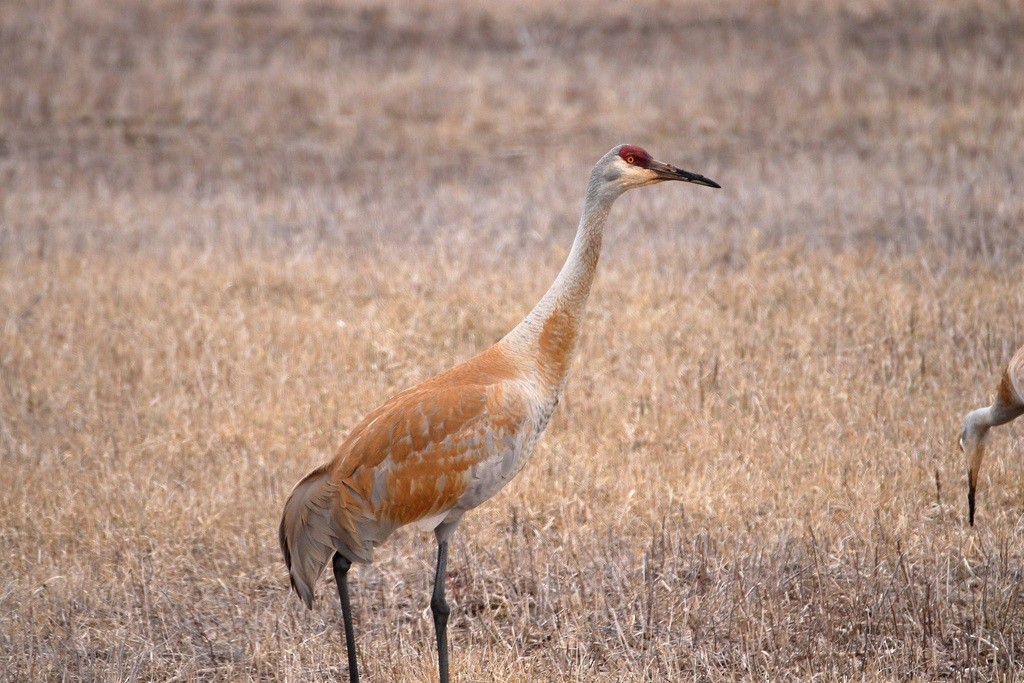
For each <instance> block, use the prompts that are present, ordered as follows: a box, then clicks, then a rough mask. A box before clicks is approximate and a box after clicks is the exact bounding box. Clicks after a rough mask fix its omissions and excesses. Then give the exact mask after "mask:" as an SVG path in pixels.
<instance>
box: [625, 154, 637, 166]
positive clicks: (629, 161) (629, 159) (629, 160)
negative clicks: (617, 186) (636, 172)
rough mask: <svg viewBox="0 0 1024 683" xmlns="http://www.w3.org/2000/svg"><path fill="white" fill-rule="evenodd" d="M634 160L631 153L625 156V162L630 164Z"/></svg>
mask: <svg viewBox="0 0 1024 683" xmlns="http://www.w3.org/2000/svg"><path fill="white" fill-rule="evenodd" d="M634 161H636V159H634V158H633V155H632V154H630V155H629V156H628V157H626V163H627V164H631V163H633V162H634Z"/></svg>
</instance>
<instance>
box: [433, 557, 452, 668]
mask: <svg viewBox="0 0 1024 683" xmlns="http://www.w3.org/2000/svg"><path fill="white" fill-rule="evenodd" d="M447 564H448V541H442V542H440V543H438V544H437V573H436V574H435V575H434V594H433V595H432V596H431V597H430V611H431V612H433V613H434V632H435V633H436V634H437V671H438V674H439V675H440V677H441V683H448V614H449V613H451V610H450V609H449V608H448V601H446V600H445V599H444V583H445V566H446V565H447Z"/></svg>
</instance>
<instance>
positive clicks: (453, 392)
mask: <svg viewBox="0 0 1024 683" xmlns="http://www.w3.org/2000/svg"><path fill="white" fill-rule="evenodd" d="M665 180H682V181H685V182H689V183H696V184H697V185H704V186H707V187H720V186H719V185H718V184H717V183H715V182H714V181H712V180H709V179H708V178H705V177H704V176H702V175H698V174H696V173H690V172H689V171H684V170H681V169H679V168H676V167H675V166H670V165H668V164H664V163H661V162H660V161H655V160H654V159H652V158H651V156H650V155H649V154H648V153H647V152H645V151H644V150H643V149H641V148H640V147H636V146H634V145H620V146H618V147H615V148H614V149H612V150H611V151H610V152H608V153H607V154H605V155H604V156H603V157H602V158H601V160H600V161H598V162H597V165H596V166H594V170H593V171H592V172H591V174H590V184H589V186H588V187H587V194H586V199H585V201H584V203H583V216H582V217H581V218H580V222H579V227H578V228H577V230H576V238H575V240H574V241H573V244H572V248H571V250H570V252H569V256H568V258H567V259H566V262H565V265H564V266H563V267H562V270H561V271H560V272H559V274H558V277H557V278H556V279H555V282H554V284H552V285H551V288H550V289H549V290H548V291H547V293H546V294H545V295H544V297H543V298H542V299H541V300H540V302H539V303H538V304H537V305H536V306H535V307H534V309H533V310H532V311H531V312H530V313H529V314H528V315H527V316H526V318H525V319H523V321H522V322H521V323H519V325H517V326H516V327H515V329H513V330H512V331H511V332H509V333H508V334H507V335H506V336H505V337H504V338H502V339H501V340H500V341H498V342H497V343H496V344H494V345H493V346H491V347H490V348H488V349H486V350H484V351H482V352H481V353H479V354H477V355H476V356H473V357H472V358H470V359H469V360H467V361H465V362H464V363H462V364H460V365H457V366H455V367H454V368H452V369H450V370H448V371H447V372H443V373H441V374H440V375H437V376H436V377H434V378H432V379H428V380H426V381H425V382H423V383H421V384H418V385H416V386H414V387H412V388H410V389H406V390H405V391H403V392H401V393H399V394H396V395H395V396H392V397H391V398H389V399H388V400H387V401H385V402H384V403H383V404H382V405H381V406H379V407H378V408H377V409H375V410H373V411H372V412H371V413H369V414H368V415H367V416H366V417H365V418H363V420H362V421H361V422H360V423H359V424H357V425H356V426H355V428H354V429H353V430H352V431H351V433H349V435H348V437H347V438H346V439H345V441H344V442H343V443H342V444H341V446H340V447H339V448H338V450H337V452H335V454H334V457H332V458H331V459H330V460H329V461H328V462H326V463H324V464H323V465H321V466H320V467H317V468H316V469H314V470H313V471H312V472H310V473H309V474H307V475H306V476H305V477H304V478H303V479H302V480H301V481H299V483H298V484H296V486H295V488H294V490H292V492H291V495H290V496H289V497H288V501H287V502H286V503H285V506H284V514H283V516H282V518H281V528H280V540H281V551H282V553H283V554H284V561H285V564H286V565H288V571H289V574H290V578H291V585H292V587H293V588H294V589H295V591H296V592H297V593H298V594H299V596H300V597H301V598H302V600H303V601H304V602H305V603H306V606H307V607H310V608H311V607H312V604H313V588H314V584H315V583H316V580H317V578H318V577H319V576H320V574H321V572H322V571H323V568H324V566H325V565H326V564H327V560H329V559H332V557H333V568H334V579H335V582H336V583H337V587H338V596H339V598H340V599H341V610H342V617H343V619H344V628H345V645H346V650H347V654H348V670H349V680H350V681H351V682H352V683H356V682H357V681H358V680H359V674H358V670H357V668H356V647H355V639H354V632H353V627H352V613H351V604H350V602H349V595H348V583H347V577H348V571H349V568H350V566H351V565H352V563H353V562H363V563H368V562H370V561H371V560H372V557H373V549H374V547H375V546H377V545H379V544H380V543H382V542H383V541H384V540H385V539H386V538H387V537H388V536H389V535H390V534H391V532H393V531H394V530H395V529H397V528H398V527H400V526H403V525H405V524H410V523H416V524H418V525H419V526H420V527H421V528H423V529H425V530H431V529H432V530H433V531H434V536H435V537H436V538H437V544H438V547H437V571H436V574H435V576H434V590H433V594H432V596H431V599H430V608H431V611H432V613H433V617H434V631H435V635H436V637H437V659H438V672H439V675H440V680H441V681H442V683H448V641H447V623H448V614H449V608H448V603H447V602H446V601H445V595H444V593H445V566H446V564H447V561H448V541H449V540H450V539H451V537H452V534H453V533H454V532H455V528H456V527H457V526H458V524H459V521H460V520H461V519H462V516H463V514H465V512H466V511H467V510H471V509H473V508H475V507H476V506H478V505H480V504H481V503H483V502H484V501H485V500H487V499H488V498H490V497H491V496H493V495H494V494H495V493H497V492H498V491H499V490H500V489H501V488H502V487H503V486H504V485H505V484H507V483H508V482H509V480H511V479H512V477H514V476H515V475H516V474H517V473H518V472H519V471H520V470H521V469H522V468H523V466H524V465H525V464H526V461H527V459H528V458H529V456H530V453H531V452H532V451H533V448H534V446H535V445H536V443H537V440H538V439H539V438H540V435H541V433H542V432H543V431H544V428H545V427H546V426H547V424H548V420H549V419H550V418H551V413H552V411H553V410H554V409H555V406H556V405H557V403H558V398H559V395H560V394H561V393H562V390H563V389H564V388H565V383H566V377H567V374H568V372H569V366H570V364H571V362H572V359H573V356H574V355H575V352H576V347H577V343H578V340H579V336H580V327H581V323H582V320H583V311H584V308H585V306H586V303H587V297H588V295H589V293H590V285H591V283H592V282H593V280H594V272H595V270H596V268H597V261H598V256H599V254H600V251H601V236H602V233H603V231H604V226H605V222H606V221H607V219H608V212H609V210H610V209H611V207H612V203H613V202H614V201H615V200H616V199H617V198H618V197H619V195H621V194H622V193H623V192H625V191H626V190H630V189H633V188H635V187H643V186H645V185H653V184H655V183H660V182H662V181H665Z"/></svg>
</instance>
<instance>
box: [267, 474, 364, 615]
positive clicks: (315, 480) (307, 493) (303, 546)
mask: <svg viewBox="0 0 1024 683" xmlns="http://www.w3.org/2000/svg"><path fill="white" fill-rule="evenodd" d="M334 493H335V488H334V486H333V485H332V484H331V480H330V475H329V473H328V472H327V466H326V465H324V466H323V467H318V468H317V469H315V470H313V471H312V472H310V473H309V474H307V475H306V476H305V477H303V479H302V480H301V481H300V482H299V483H298V484H296V485H295V488H294V489H293V490H292V492H291V495H290V496H288V502H286V503H285V504H284V514H283V515H282V516H281V528H280V531H279V537H280V540H281V552H282V554H283V555H284V563H285V564H286V565H288V573H289V575H290V577H291V583H292V588H294V589H295V592H296V593H298V594H299V597H300V598H302V601H303V602H305V603H306V607H309V608H310V609H312V607H313V589H314V587H315V586H316V580H317V579H318V578H320V574H321V573H322V572H323V570H324V566H325V565H326V564H327V560H329V559H331V556H333V555H334V553H335V551H336V550H337V549H338V547H339V540H340V539H339V536H341V535H342V534H340V533H339V531H340V530H339V529H337V528H336V527H337V522H336V520H335V517H334V515H333V514H332V513H331V508H332V502H333V499H334ZM345 535H348V534H345Z"/></svg>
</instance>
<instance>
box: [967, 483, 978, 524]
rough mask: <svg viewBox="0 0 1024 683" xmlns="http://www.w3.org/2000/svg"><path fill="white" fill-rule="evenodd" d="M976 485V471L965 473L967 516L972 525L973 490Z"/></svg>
mask: <svg viewBox="0 0 1024 683" xmlns="http://www.w3.org/2000/svg"><path fill="white" fill-rule="evenodd" d="M977 485H978V475H977V473H976V472H968V473H967V518H968V519H969V520H970V522H971V526H974V491H975V489H976V488H977Z"/></svg>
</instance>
